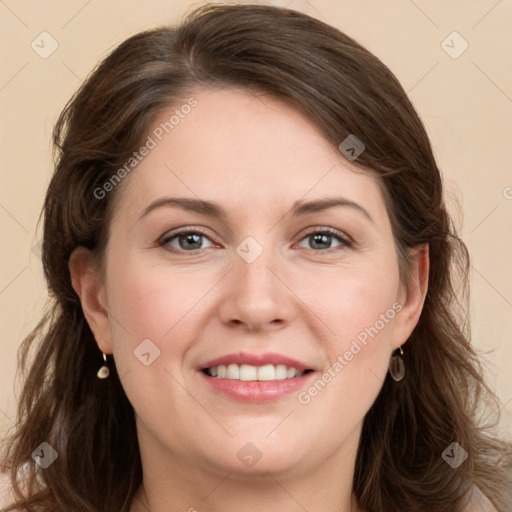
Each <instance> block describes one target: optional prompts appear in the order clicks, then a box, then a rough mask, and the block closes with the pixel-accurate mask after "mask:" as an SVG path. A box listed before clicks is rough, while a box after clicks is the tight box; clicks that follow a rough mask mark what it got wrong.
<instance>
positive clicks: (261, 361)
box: [200, 352, 312, 371]
mask: <svg viewBox="0 0 512 512" xmlns="http://www.w3.org/2000/svg"><path fill="white" fill-rule="evenodd" d="M228 364H238V365H241V364H249V365H251V366H265V365H267V364H273V365H278V364H284V365H285V366H287V367H293V368H295V369H296V370H299V371H304V370H310V369H312V368H311V367H310V366H308V365H306V364H304V363H301V362H300V361H297V360H296V359H293V358H291V357H288V356H284V355H282V354H277V353H275V352H266V353H264V354H250V353H248V352H238V353H237V354H228V355H225V356H221V357H217V358H216V359H212V360H211V361H208V362H206V363H205V364H203V365H202V366H201V367H200V369H201V370H206V369H207V368H213V367H216V366H221V365H225V366H227V365H228Z"/></svg>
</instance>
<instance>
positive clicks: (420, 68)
mask: <svg viewBox="0 0 512 512" xmlns="http://www.w3.org/2000/svg"><path fill="white" fill-rule="evenodd" d="M200 3H202V2H184V1H181V0H146V1H144V2H142V1H134V0H130V1H128V0H115V1H110V0H109V1H105V0H104V1H100V0H89V1H87V0H67V1H66V2H61V1H57V0H52V1H49V0H46V1H41V0H30V1H29V0H0V25H1V30H0V49H1V50H0V51H1V59H2V67H1V70H0V116H1V117H0V119H1V127H0V130H1V139H0V140H1V143H0V144H1V145H0V155H1V158H0V162H1V174H0V236H1V247H2V250H1V261H0V326H1V336H2V337H1V358H0V429H4V428H6V427H8V426H9V425H11V424H12V423H13V421H14V412H15V396H16V395H15V391H14V382H15V379H14V378H15V369H16V350H17V347H18V345H19V343H20V342H21V340H22V339H23V337H24V336H25V335H26V334H27V333H28V332H29V331H30V329H31V328H32V327H33V326H34V325H35V323H36V321H37V319H38V317H39V316H40V314H41V311H42V307H43V305H44V303H45V299H46V290H45V284H44V280H43V278H42V271H41V262H40V260H39V257H38V251H37V234H36V227H37V219H38V215H39V211H40V208H41V205H42V201H43V196H44V193H45V189H46V186H47V184H48V181H49V178H50V174H51V152H50V136H51V129H52V125H53V123H54V122H55V120H56V117H57V115H58V113H59V112H60V111H61V109H62V108H63V106H64V105H65V103H66V101H67V100H68V99H69V97H70V96H71V95H72V93H73V92H74V91H75V90H76V89H77V87H78V86H79V85H80V83H81V81H82V80H83V79H84V78H85V77H86V76H87V74H88V73H89V72H90V71H91V69H92V68H93V67H94V66H95V65H96V63H97V62H98V60H99V59H100V58H101V57H103V56H104V55H105V54H106V53H107V52H108V51H109V50H111V49H112V48H113V47H114V46H115V45H116V44H117V43H119V42H120V41H122V40H123V39H125V38H126V37H128V36H130V35H132V34H133V33H135V32H137V31H140V30H142V29H146V28H150V27H154V26H156V25H160V24H172V23H174V22H177V21H179V20H180V19H181V17H182V16H183V14H184V13H185V12H186V10H187V9H189V8H190V7H191V6H195V5H199V4H200ZM261 3H264V2H261ZM269 3H273V4H275V5H281V6H283V7H286V6H289V7H290V8H294V9H297V10H301V11H304V12H306V13H308V14H311V15H313V16H315V17H318V18H319V19H321V20H323V21H326V22H328V23H331V24H333V25H335V26H337V27H338V28H340V29H341V30H342V31H344V32H346V33H347V34H348V35H350V36H352V37H354V38H355V39H356V40H358V41H359V42H361V43H362V44H363V45H365V46H366V47H367V48H368V49H369V50H370V51H373V52H374V53H375V54H376V55H377V56H378V57H379V58H381V60H383V61H384V62H385V63H386V64H387V65H388V66H389V67H390V68H391V70H392V71H393V72H394V73H395V74H396V75H397V77H398V79H399V80H400V81H401V83H402V84H403V86H404V88H405V89H406V91H408V92H409V95H410V97H411V99H412V101H413V103H414V104H415V105H416V107H417V109H418V111H419V113H420V115H421V116H422V118H423V120H424V122H425V124H426V126H427V129H428V131H429V133H430V135H431V138H432V140H433V144H434V147H435V151H436V155H437V158H438V161H439V164H440V167H441V169H442V170H443V173H444V176H445V179H446V185H447V191H448V195H449V198H450V204H452V205H453V206H452V208H453V209H454V211H455V206H454V205H455V202H454V200H459V201H460V204H461V205H462V211H463V217H464V222H463V223H462V224H461V232H462V234H463V238H464V240H465V242H466V243H467V245H468V247H469V250H470V253H471V255H472V277H471V285H472V325H473V333H474V343H475V345H476V346H477V347H479V348H480V349H482V350H485V351H486V352H487V355H486V358H487V360H488V370H489V379H490V383H491V385H492V386H493V387H494V388H495V389H496V391H497V392H498V394H499V396H500V398H501V400H502V402H503V408H502V417H503V431H504V432H505V431H508V432H509V433H510V431H511V427H512V370H511V366H512V365H511V363H512V343H511V339H512V323H511V322H510V321H509V320H510V318H511V317H512V273H511V272H510V262H511V261H512V258H511V256H512V237H511V236H510V235H511V227H512V172H511V165H510V154H509V148H510V131H511V130H510V122H509V121H510V118H511V114H512V73H511V68H510V64H509V49H510V48H511V47H512V31H511V30H510V27H511V23H512V4H511V3H510V2H509V1H508V2H507V1H506V0H502V1H498V0H479V1H463V0H455V1H454V0H452V1H427V0H414V1H413V0H396V1H390V0H382V1H367V0H357V1H348V0H343V1H336V0H312V1H311V2H306V1H303V0H293V1H291V0H282V1H278V0H276V1H273V2H269ZM454 31H456V32H458V33H459V34H460V36H461V37H462V38H463V39H461V37H459V36H457V35H455V36H454V35H451V36H450V34H452V32H454ZM42 32H48V33H49V34H50V36H51V37H52V38H53V39H54V40H55V41H56V44H58V48H57V49H56V51H55V52H54V53H52V54H51V55H50V56H47V58H42V56H41V55H40V54H38V53H36V51H34V49H32V47H31V44H32V42H33V41H35V42H34V46H35V48H37V49H38V51H39V52H40V53H42V52H44V51H48V50H50V49H51V44H52V43H51V40H50V38H49V36H47V35H43V36H40V34H41V33H42ZM448 36H450V37H448ZM447 37H448V39H447ZM42 38H44V39H43V42H41V40H42ZM444 40H446V42H445V43H444V44H443V45H442V42H443V41H444ZM464 41H466V42H467V44H468V45H469V46H468V48H467V50H466V51H465V52H464V53H462V54H461V55H460V56H458V57H457V58H453V57H454V56H456V54H457V53H459V52H460V50H462V49H463V48H464V46H465V42H464ZM36 45H39V48H38V47H37V46H36ZM43 45H44V47H43ZM447 52H448V53H447ZM449 53H451V56H450V55H449ZM457 218H458V219H459V220H458V222H459V224H460V218H461V217H460V216H459V215H457Z"/></svg>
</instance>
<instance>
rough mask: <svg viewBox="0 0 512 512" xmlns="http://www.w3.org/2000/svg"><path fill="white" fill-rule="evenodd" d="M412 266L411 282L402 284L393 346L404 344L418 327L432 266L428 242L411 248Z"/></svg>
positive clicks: (395, 347)
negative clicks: (400, 307)
mask: <svg viewBox="0 0 512 512" xmlns="http://www.w3.org/2000/svg"><path fill="white" fill-rule="evenodd" d="M410 255H411V268H410V273H409V282H408V283H402V284H401V286H400V296H399V299H398V302H399V303H400V304H401V305H402V309H401V310H400V312H399V313H398V314H397V315H396V320H395V328H394V332H393V348H394V349H397V348H398V347H400V346H401V345H403V344H404V343H405V342H406V341H407V339H408V338H409V336H410V335H411V333H412V331H413V330H414V328H415V327H416V325H417V323H418V321H419V319H420V315H421V311H422V310H423V304H424V303H425V297H426V296H427V291H428V275H429V267H430V259H429V247H428V244H422V245H419V246H417V247H415V248H414V249H412V250H411V253H410Z"/></svg>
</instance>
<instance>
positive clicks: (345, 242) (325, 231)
mask: <svg viewBox="0 0 512 512" xmlns="http://www.w3.org/2000/svg"><path fill="white" fill-rule="evenodd" d="M186 235H201V236H204V237H205V238H207V239H208V240H210V242H212V243H215V242H214V241H213V240H212V239H211V238H210V237H209V236H208V235H207V234H206V233H205V232H204V231H202V230H201V229H198V228H194V229H184V230H182V231H177V232H175V233H172V234H171V235H169V236H166V237H165V238H163V239H162V240H161V241H160V242H159V243H158V245H159V246H160V247H164V246H166V245H167V244H168V243H169V242H170V241H171V240H174V239H175V238H179V237H180V236H186ZM312 235H329V236H332V237H333V238H335V239H337V240H338V241H339V242H340V243H341V245H340V246H339V247H332V248H329V249H307V250H309V251H312V252H318V253H331V252H332V251H336V250H338V249H341V248H351V247H353V245H354V244H353V242H352V240H350V239H349V238H348V237H346V236H342V235H341V234H340V233H339V232H338V231H335V230H334V229H331V228H322V229H314V230H311V231H309V232H307V233H306V234H305V235H304V236H303V237H302V238H301V239H300V242H302V240H304V239H306V238H308V237H309V236H312ZM167 250H168V251H170V252H173V253H177V254H192V255H195V254H199V253H200V252H201V251H202V250H204V249H197V250H195V251H186V250H184V249H176V248H174V247H173V248H168V249H167Z"/></svg>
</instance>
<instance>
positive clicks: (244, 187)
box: [119, 88, 383, 214]
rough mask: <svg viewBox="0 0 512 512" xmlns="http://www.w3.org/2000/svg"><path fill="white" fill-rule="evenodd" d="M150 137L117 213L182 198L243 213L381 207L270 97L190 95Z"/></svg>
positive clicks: (301, 119)
mask: <svg viewBox="0 0 512 512" xmlns="http://www.w3.org/2000/svg"><path fill="white" fill-rule="evenodd" d="M191 99H192V100H193V101H192V100H191ZM183 105H194V106H193V107H192V108H188V107H187V108H184V107H183ZM182 107H183V108H182ZM148 137H149V138H150V139H151V141H152V142H150V143H149V144H148V146H151V149H150V150H149V151H148V152H147V154H146V155H145V156H144V157H143V158H141V160H140V163H138V164H137V166H136V168H135V169H134V170H133V171H132V172H131V173H130V175H129V176H128V177H127V178H126V179H125V180H124V182H123V183H122V184H121V185H122V189H123V190H122V195H121V197H122V199H121V201H120V203H121V204H120V205H119V207H120V208H123V209H129V210H130V211H133V212H135V211H136V210H137V211H138V212H139V213H140V212H142V211H143V209H144V207H145V206H146V205H147V203H148V202H149V201H152V200H154V199H157V198H159V197H161V196H164V195H172V196H180V195H181V196H183V197H196V198H201V199H204V200H211V201H214V202H217V203H221V204H224V205H226V209H227V210H229V207H230V206H231V207H232V208H233V209H235V210H237V211H238V213H240V209H242V210H243V211H245V212H247V213H248V212H249V211H250V209H251V208H253V209H256V210H258V209H259V210H261V209H263V210H265V211H267V210H268V208H271V207H274V208H275V207H278V206H284V203H290V204H291V203H292V202H294V201H297V200H298V199H301V198H305V199H313V198H315V197H325V196H326V195H333V194H334V195H339V194H342V195H345V196H347V197H348V198H349V199H351V200H354V201H361V202H365V203H367V204H368V205H369V206H372V207H373V208H374V209H376V208H377V209H379V207H380V208H382V207H383V203H382V198H381V195H380V187H379V186H378V183H377V180H376V178H375V177H374V176H372V175H370V173H368V172H366V171H362V170H360V169H358V168H357V167H355V166H353V165H352V164H351V163H350V162H349V161H348V160H346V159H345V158H344V157H343V156H342V155H341V153H340V152H339V151H338V149H337V148H336V147H334V146H333V145H332V144H331V143H330V142H329V141H328V140H327V139H326V138H325V137H324V136H323V135H322V134H321V133H320V131H319V130H318V129H317V128H316V127H315V126H314V125H313V124H312V123H311V122H309V121H308V119H307V118H306V117H305V116H304V115H303V114H302V113H300V112H299V111H298V110H296V109H294V108H293V107H292V106H290V105H288V104H287V103H285V102H283V101H280V100H279V99H276V98H275V97H272V96H270V95H267V94H261V93H253V92H250V91H246V90H242V89H237V88H232V89H231V88H228V89H207V90H198V91H194V92H192V93H191V94H190V96H189V97H188V98H185V99H184V100H183V102H182V103H177V104H175V105H173V106H172V107H169V108H168V109H166V110H165V111H162V112H160V113H159V115H158V116H157V117H156V118H155V119H154V120H153V122H152V123H151V125H150V127H149V129H148V132H147V135H146V137H145V138H144V140H145V141H148V140H149V139H148ZM125 213H127V214H129V212H125Z"/></svg>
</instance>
